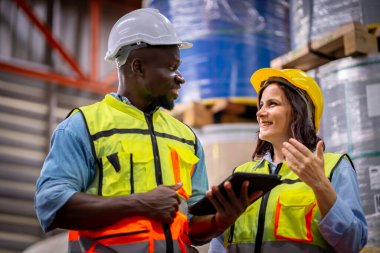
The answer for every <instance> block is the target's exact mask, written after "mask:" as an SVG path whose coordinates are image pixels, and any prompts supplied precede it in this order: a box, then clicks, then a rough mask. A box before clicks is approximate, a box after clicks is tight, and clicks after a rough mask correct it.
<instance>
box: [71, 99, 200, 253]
mask: <svg viewBox="0 0 380 253" xmlns="http://www.w3.org/2000/svg"><path fill="white" fill-rule="evenodd" d="M74 112H75V111H74ZM76 112H80V113H81V114H82V115H83V117H84V119H85V122H86V125H87V128H88V132H89V134H90V137H91V141H92V149H93V153H94V156H95V158H96V161H97V163H98V165H97V167H98V168H97V172H96V176H95V179H94V180H93V182H92V183H91V185H90V186H89V188H88V189H87V193H89V194H96V195H100V196H105V197H107V196H126V195H130V194H135V193H144V192H148V191H150V190H152V189H154V188H156V187H157V186H158V185H161V184H164V185H173V184H176V183H178V182H182V183H183V187H182V188H181V189H180V190H179V191H177V192H178V194H179V195H180V198H181V200H182V203H181V205H180V208H179V209H180V210H179V211H178V212H177V215H176V217H175V219H174V222H173V223H172V224H170V225H168V224H160V223H158V222H156V221H154V220H151V219H148V218H147V217H126V218H125V219H123V220H120V221H118V222H116V223H114V224H110V226H108V227H105V228H103V229H98V230H91V231H70V232H69V252H70V253H84V252H86V253H91V252H98V253H103V252H104V253H108V252H132V253H133V252H138V253H145V252H146V253H153V252H174V253H176V252H188V251H189V249H190V248H191V246H190V240H189V238H188V236H187V234H188V220H187V206H186V202H185V200H186V199H187V198H189V196H190V195H191V193H192V188H191V175H192V172H193V169H194V165H195V164H196V163H197V162H198V161H199V158H198V157H197V156H196V155H195V154H196V152H197V145H196V137H195V135H194V133H193V132H192V130H191V129H190V128H189V127H187V126H186V125H184V124H183V123H181V122H179V121H178V120H176V119H175V118H173V117H172V116H170V115H169V114H167V113H166V112H164V111H162V110H156V111H155V112H153V113H151V114H146V113H143V112H142V111H140V110H138V109H137V108H135V107H133V106H130V105H127V104H125V103H123V102H120V101H119V100H117V99H116V98H114V97H113V96H111V95H106V97H105V98H104V99H103V100H102V101H101V102H98V103H95V104H93V105H89V106H84V107H81V108H79V109H76Z"/></svg>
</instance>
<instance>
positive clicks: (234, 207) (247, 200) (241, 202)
mask: <svg viewBox="0 0 380 253" xmlns="http://www.w3.org/2000/svg"><path fill="white" fill-rule="evenodd" d="M223 186H224V189H225V190H226V192H227V196H224V195H223V194H222V193H221V192H220V191H219V189H218V187H217V186H212V187H211V191H208V192H207V193H206V196H207V198H208V199H209V200H210V202H211V203H212V204H213V206H214V207H215V209H216V214H215V216H214V217H213V219H214V222H215V226H216V227H217V228H218V230H219V229H220V230H225V229H227V228H228V227H229V226H231V225H232V224H234V223H235V221H236V219H237V218H238V217H239V216H240V215H241V214H242V213H243V212H244V211H245V209H246V208H247V207H248V206H249V205H250V204H251V203H252V202H253V201H254V200H255V199H257V198H259V197H260V196H261V195H262V192H261V191H256V192H254V193H252V194H251V195H248V186H249V181H245V182H244V183H243V185H242V187H241V190H240V197H239V198H237V197H236V195H235V192H234V191H233V189H232V185H231V183H230V182H228V181H227V182H225V183H224V185H223Z"/></svg>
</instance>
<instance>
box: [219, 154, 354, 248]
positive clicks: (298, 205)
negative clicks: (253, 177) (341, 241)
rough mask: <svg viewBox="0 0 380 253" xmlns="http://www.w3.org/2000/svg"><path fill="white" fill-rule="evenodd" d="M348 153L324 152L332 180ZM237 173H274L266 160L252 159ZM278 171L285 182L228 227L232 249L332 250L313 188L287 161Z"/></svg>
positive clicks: (228, 237) (227, 241)
mask: <svg viewBox="0 0 380 253" xmlns="http://www.w3.org/2000/svg"><path fill="white" fill-rule="evenodd" d="M344 156H345V155H340V154H331V153H326V154H324V160H325V175H326V177H329V179H330V180H331V177H332V173H333V171H334V168H335V167H336V165H337V164H338V163H339V162H340V160H341V159H342V158H343V157H344ZM347 158H348V159H349V157H348V156H347ZM235 172H251V173H264V174H268V173H271V172H270V167H269V164H268V162H267V161H265V160H264V161H253V162H248V163H246V164H243V165H241V166H239V167H238V168H236V169H235ZM276 173H278V174H279V175H281V179H282V180H283V183H282V184H281V185H279V186H277V187H275V188H274V189H272V191H270V192H269V193H267V194H265V195H264V196H263V197H262V198H260V199H259V200H257V201H255V202H254V203H253V204H252V205H250V206H249V207H248V208H247V210H246V211H245V213H244V214H243V215H241V216H240V217H239V218H238V220H237V221H236V223H235V225H234V226H232V227H231V228H230V229H228V230H227V232H226V236H225V245H226V246H227V247H228V248H229V251H228V252H242V253H245V252H247V253H248V252H255V253H261V252H263V253H267V252H277V251H275V248H276V247H277V246H278V245H281V246H284V245H286V247H288V248H289V251H288V250H284V251H282V252H331V251H332V249H331V247H330V246H329V245H328V244H327V242H326V241H325V240H324V239H323V237H322V235H321V233H320V232H319V229H318V222H319V220H320V218H321V217H320V216H321V215H320V212H319V209H318V205H317V203H316V199H315V195H314V193H313V191H312V189H311V188H310V187H309V186H308V185H306V184H305V183H303V182H302V181H301V180H300V179H299V178H298V176H297V175H296V174H294V173H293V172H292V171H291V170H290V169H289V167H288V166H287V165H286V163H283V164H279V165H278V167H277V169H276ZM259 224H263V227H261V226H260V225H259ZM280 242H282V243H280ZM255 243H257V245H255ZM255 246H256V249H255ZM260 246H261V247H260ZM308 246H310V247H308ZM252 247H253V248H252ZM255 250H256V251H258V252H256V251H255ZM260 250H261V251H260ZM281 250H283V249H281Z"/></svg>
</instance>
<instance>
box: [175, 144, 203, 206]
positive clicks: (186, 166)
mask: <svg viewBox="0 0 380 253" xmlns="http://www.w3.org/2000/svg"><path fill="white" fill-rule="evenodd" d="M169 149H170V158H171V165H172V169H173V175H174V183H179V182H182V183H183V187H182V188H181V189H179V190H178V191H177V192H178V194H180V195H181V196H182V197H184V198H185V199H187V198H189V196H190V195H191V192H192V189H191V176H192V174H193V170H194V165H195V164H196V163H197V162H198V161H199V158H198V157H197V156H196V155H195V154H194V153H192V152H191V151H190V150H189V149H186V148H182V147H179V146H176V145H171V144H169Z"/></svg>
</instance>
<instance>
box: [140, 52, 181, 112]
mask: <svg viewBox="0 0 380 253" xmlns="http://www.w3.org/2000/svg"><path fill="white" fill-rule="evenodd" d="M144 50H145V52H146V54H145V55H144V65H143V66H144V72H143V73H144V76H143V80H144V82H143V85H142V86H143V87H141V95H143V96H144V98H145V99H146V100H149V101H150V102H151V104H152V105H155V106H160V107H163V108H165V109H168V110H171V109H173V107H174V100H175V99H176V98H177V97H178V92H179V89H180V88H181V84H183V83H184V82H185V80H184V79H183V78H182V75H181V73H180V72H179V71H178V67H179V65H180V63H181V60H180V53H179V49H178V47H177V46H158V47H150V48H146V49H144Z"/></svg>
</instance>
